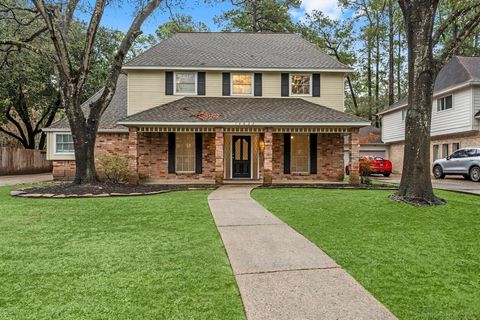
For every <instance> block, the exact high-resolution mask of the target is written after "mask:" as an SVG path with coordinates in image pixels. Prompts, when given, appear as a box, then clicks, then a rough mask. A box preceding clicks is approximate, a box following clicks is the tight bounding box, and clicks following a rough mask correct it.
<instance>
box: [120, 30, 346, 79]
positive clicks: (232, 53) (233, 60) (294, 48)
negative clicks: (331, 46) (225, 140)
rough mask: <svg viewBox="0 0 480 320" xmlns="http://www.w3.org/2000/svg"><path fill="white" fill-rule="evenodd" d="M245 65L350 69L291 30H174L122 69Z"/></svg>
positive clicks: (292, 68) (251, 67) (285, 68)
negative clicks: (181, 31) (182, 31)
mask: <svg viewBox="0 0 480 320" xmlns="http://www.w3.org/2000/svg"><path fill="white" fill-rule="evenodd" d="M155 67H157V68H167V69H168V68H195V69H197V70H200V69H209V68H210V69H211V68H238V69H243V68H249V69H284V70H297V69H298V70H318V69H321V70H332V71H343V72H349V71H352V69H351V68H349V67H347V66H346V65H344V64H342V63H340V62H339V61H338V60H337V59H335V58H333V57H331V56H329V55H327V54H325V53H323V52H322V51H320V49H319V48H318V47H317V46H315V45H314V44H312V43H310V42H308V41H306V40H305V39H303V38H301V37H300V36H298V35H296V34H291V33H260V32H259V33H244V32H190V33H189V32H186V33H177V34H174V35H173V36H172V37H170V38H168V39H166V40H163V41H161V42H160V43H158V44H157V45H155V46H153V47H152V48H150V49H148V50H147V51H145V52H143V53H142V54H140V55H139V56H137V57H136V58H134V59H133V60H131V61H130V62H128V63H127V64H126V65H125V66H124V69H136V68H155Z"/></svg>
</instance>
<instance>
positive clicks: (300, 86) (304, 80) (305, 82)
mask: <svg viewBox="0 0 480 320" xmlns="http://www.w3.org/2000/svg"><path fill="white" fill-rule="evenodd" d="M291 90H292V94H302V95H308V94H310V76H309V75H292V76H291Z"/></svg>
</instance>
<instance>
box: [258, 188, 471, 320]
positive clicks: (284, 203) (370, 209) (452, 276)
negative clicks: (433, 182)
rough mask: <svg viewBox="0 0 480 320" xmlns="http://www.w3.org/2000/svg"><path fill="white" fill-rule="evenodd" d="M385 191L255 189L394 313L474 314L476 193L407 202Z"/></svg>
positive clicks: (426, 315) (437, 316)
mask: <svg viewBox="0 0 480 320" xmlns="http://www.w3.org/2000/svg"><path fill="white" fill-rule="evenodd" d="M391 193H392V191H372V190H320V189H291V188H290V189H256V190H254V192H253V195H254V197H255V199H257V200H258V201H259V202H260V203H261V204H263V205H264V206H265V207H266V208H268V209H269V210H271V211H272V212H273V213H275V214H276V215H278V217H280V218H281V219H282V220H283V221H285V222H286V223H288V224H289V225H291V226H292V227H293V228H295V229H296V230H298V231H299V232H300V233H302V234H303V235H304V236H305V237H307V238H308V239H310V240H311V241H313V242H314V243H316V244H317V245H318V246H319V247H320V248H322V249H323V250H324V251H325V252H326V253H328V254H329V255H330V256H331V257H332V258H333V259H334V260H335V261H337V262H338V263H339V264H340V265H341V266H343V267H344V268H345V269H346V270H347V271H348V272H349V273H350V274H352V275H353V276H354V277H355V278H356V279H357V280H358V281H359V282H360V283H361V284H362V285H363V286H365V287H366V288H367V289H368V290H369V291H370V292H371V293H372V294H373V295H374V296H375V297H376V298H377V299H379V300H380V301H381V302H382V303H384V304H385V305H386V306H387V307H388V308H389V309H390V310H391V311H392V312H393V313H394V314H395V315H396V316H397V317H398V318H400V319H449V320H450V319H480V205H479V204H480V198H479V197H476V196H469V195H464V194H456V193H449V192H441V191H438V194H439V195H440V196H441V197H443V198H445V199H447V200H448V204H447V205H446V206H440V207H435V208H414V207H411V206H409V205H406V204H401V203H396V202H392V201H390V200H388V199H387V197H388V195H390V194H391Z"/></svg>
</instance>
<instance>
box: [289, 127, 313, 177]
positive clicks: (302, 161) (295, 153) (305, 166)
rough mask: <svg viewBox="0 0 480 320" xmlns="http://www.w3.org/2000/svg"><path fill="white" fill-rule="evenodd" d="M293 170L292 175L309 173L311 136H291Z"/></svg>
mask: <svg viewBox="0 0 480 320" xmlns="http://www.w3.org/2000/svg"><path fill="white" fill-rule="evenodd" d="M291 140H292V144H291V169H292V173H309V172H310V168H309V162H310V161H309V160H310V153H309V149H310V142H309V135H306V134H292V136H291Z"/></svg>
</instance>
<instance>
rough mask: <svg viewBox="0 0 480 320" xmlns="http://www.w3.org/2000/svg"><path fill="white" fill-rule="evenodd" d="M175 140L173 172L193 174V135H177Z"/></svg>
mask: <svg viewBox="0 0 480 320" xmlns="http://www.w3.org/2000/svg"><path fill="white" fill-rule="evenodd" d="M175 139H176V141H175V157H176V159H175V166H176V168H175V171H176V172H178V173H186V172H187V173H192V172H195V134H194V133H177V134H176V135H175Z"/></svg>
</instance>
